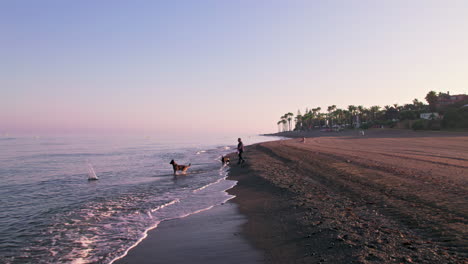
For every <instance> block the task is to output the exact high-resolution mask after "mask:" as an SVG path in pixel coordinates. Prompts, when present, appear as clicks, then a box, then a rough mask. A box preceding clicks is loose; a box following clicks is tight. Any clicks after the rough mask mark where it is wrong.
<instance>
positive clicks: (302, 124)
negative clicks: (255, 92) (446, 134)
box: [277, 99, 429, 132]
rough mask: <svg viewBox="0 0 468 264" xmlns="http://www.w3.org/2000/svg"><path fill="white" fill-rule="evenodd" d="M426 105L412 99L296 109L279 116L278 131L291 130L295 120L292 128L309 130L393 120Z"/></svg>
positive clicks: (356, 125) (422, 108)
mask: <svg viewBox="0 0 468 264" xmlns="http://www.w3.org/2000/svg"><path fill="white" fill-rule="evenodd" d="M428 108H429V106H428V105H425V104H424V103H423V102H420V101H419V100H418V99H414V100H413V102H412V104H405V105H398V104H394V105H386V106H384V107H383V108H382V107H380V106H378V105H374V106H371V107H368V108H366V107H364V106H362V105H359V106H355V105H349V106H348V107H347V108H346V109H340V108H337V107H336V105H331V106H328V107H327V109H326V111H322V108H321V107H316V108H311V109H307V108H306V110H305V113H304V114H301V111H300V110H298V112H297V115H296V116H295V117H294V115H293V114H292V113H291V112H288V113H286V114H284V115H283V116H281V117H280V120H279V121H278V122H277V125H278V131H279V132H281V131H292V130H293V128H292V127H293V126H292V121H293V119H294V121H295V128H294V130H310V129H312V128H321V127H336V126H340V127H359V125H360V124H361V123H368V122H374V121H376V120H394V119H396V118H398V117H399V115H400V113H404V112H405V111H427V110H428Z"/></svg>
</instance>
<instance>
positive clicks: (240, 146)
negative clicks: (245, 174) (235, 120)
mask: <svg viewBox="0 0 468 264" xmlns="http://www.w3.org/2000/svg"><path fill="white" fill-rule="evenodd" d="M237 141H238V142H239V144H237V154H238V155H239V161H238V162H237V164H241V162H242V163H244V162H245V160H244V159H243V158H242V153H244V143H242V139H241V138H238V139H237Z"/></svg>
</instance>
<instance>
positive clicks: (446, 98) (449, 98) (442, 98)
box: [436, 92, 468, 108]
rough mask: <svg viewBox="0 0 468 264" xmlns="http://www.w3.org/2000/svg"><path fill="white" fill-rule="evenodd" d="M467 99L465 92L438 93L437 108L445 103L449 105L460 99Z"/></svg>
mask: <svg viewBox="0 0 468 264" xmlns="http://www.w3.org/2000/svg"><path fill="white" fill-rule="evenodd" d="M465 100H468V95H466V94H457V95H450V93H449V92H447V93H440V94H439V97H438V99H437V104H436V106H437V108H439V107H444V106H447V105H451V104H454V103H458V102H461V101H465Z"/></svg>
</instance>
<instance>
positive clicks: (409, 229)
mask: <svg viewBox="0 0 468 264" xmlns="http://www.w3.org/2000/svg"><path fill="white" fill-rule="evenodd" d="M287 136H289V137H293V136H295V137H297V138H292V139H287V140H281V141H272V142H266V143H260V144H255V145H251V146H248V147H247V148H246V159H247V162H246V164H244V165H242V166H239V165H237V164H236V161H237V158H236V156H235V155H234V154H231V160H232V161H233V163H232V164H231V169H230V173H229V179H231V180H236V181H238V183H237V185H236V186H235V187H234V188H232V189H230V190H228V193H230V194H232V195H235V196H236V197H235V198H234V199H232V200H230V201H228V202H227V203H226V204H223V205H218V206H215V207H214V208H213V209H211V210H208V211H205V212H202V213H199V214H195V215H191V216H189V217H186V218H182V219H176V220H170V221H165V222H163V223H161V224H160V226H158V228H157V229H155V230H152V231H150V232H149V233H148V237H147V238H146V239H145V240H143V241H142V243H140V244H139V245H138V246H137V247H135V248H134V249H132V250H130V252H129V253H128V255H127V256H126V257H125V258H123V259H121V260H119V261H117V262H115V263H118V264H123V263H221V262H222V263H467V262H466V260H467V257H468V255H467V252H468V241H467V239H466V238H467V235H468V234H467V233H468V232H467V230H468V229H467V216H468V203H467V199H468V190H467V183H468V180H467V175H468V151H467V149H468V134H467V133H446V132H421V133H415V132H412V131H405V130H375V131H372V130H371V131H367V132H366V135H365V136H359V135H358V133H357V132H355V131H347V132H344V133H320V132H312V133H305V134H304V133H303V134H289V135H287ZM303 137H307V138H306V142H305V143H303V142H302V139H303Z"/></svg>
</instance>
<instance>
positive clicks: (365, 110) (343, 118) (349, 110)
mask: <svg viewBox="0 0 468 264" xmlns="http://www.w3.org/2000/svg"><path fill="white" fill-rule="evenodd" d="M425 100H426V102H427V104H426V103H424V102H422V101H419V100H418V99H414V100H413V101H412V102H411V103H407V104H403V105H399V104H393V105H386V106H384V107H381V106H378V105H374V106H370V107H364V106H362V105H358V106H356V105H348V107H346V108H343V109H342V108H338V107H337V106H336V105H331V106H328V107H327V108H326V111H322V108H321V107H316V108H306V109H305V111H304V113H303V114H302V113H301V111H300V110H298V111H297V114H296V116H294V114H293V113H291V112H288V113H285V114H284V115H282V116H281V117H280V119H279V121H278V122H277V125H278V132H285V131H307V130H312V129H329V130H340V129H344V128H361V129H368V128H372V127H391V128H392V127H399V128H412V129H414V130H422V129H431V130H438V129H441V128H443V129H460V128H461V129H465V128H468V95H466V94H462V95H456V96H453V95H450V93H449V92H447V93H443V92H439V93H436V92H435V91H430V92H428V93H427V94H426V97H425ZM292 121H294V126H293V124H292ZM293 127H294V128H293Z"/></svg>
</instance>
